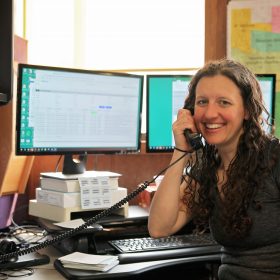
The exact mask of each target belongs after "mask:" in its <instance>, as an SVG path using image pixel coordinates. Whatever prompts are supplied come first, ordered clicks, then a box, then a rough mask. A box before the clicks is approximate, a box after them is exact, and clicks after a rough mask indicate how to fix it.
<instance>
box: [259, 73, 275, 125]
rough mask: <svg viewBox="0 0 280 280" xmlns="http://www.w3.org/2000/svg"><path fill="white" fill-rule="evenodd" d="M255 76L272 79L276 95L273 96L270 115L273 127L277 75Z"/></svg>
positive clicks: (273, 90)
mask: <svg viewBox="0 0 280 280" xmlns="http://www.w3.org/2000/svg"><path fill="white" fill-rule="evenodd" d="M255 76H256V77H257V78H258V77H260V78H261V77H264V78H272V81H273V82H272V92H273V93H274V94H273V95H272V105H273V106H272V110H271V113H270V112H269V113H270V119H271V125H272V127H273V126H274V124H275V107H276V74H275V73H270V74H269V73H256V74H255ZM266 109H267V108H266Z"/></svg>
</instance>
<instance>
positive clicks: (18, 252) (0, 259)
mask: <svg viewBox="0 0 280 280" xmlns="http://www.w3.org/2000/svg"><path fill="white" fill-rule="evenodd" d="M187 154H188V153H184V154H183V155H182V156H181V157H179V158H178V159H177V160H176V161H174V162H173V163H171V164H169V165H168V166H167V167H166V168H164V169H163V170H161V171H160V172H159V173H158V174H157V175H156V176H154V178H153V179H152V180H150V181H145V182H144V183H142V184H140V186H138V187H137V188H136V189H135V190H134V191H133V192H131V193H130V194H128V195H127V196H126V197H125V198H123V199H121V200H120V201H119V202H117V203H115V204H114V205H112V206H111V207H110V208H107V209H105V210H103V211H102V212H100V213H99V214H97V215H95V216H94V217H92V218H90V219H88V220H87V221H86V222H85V223H83V224H82V225H80V226H79V227H76V228H74V229H69V230H66V231H64V232H63V233H61V234H58V235H57V236H54V237H53V238H52V239H49V240H46V241H44V242H42V243H40V244H37V245H34V246H32V247H29V248H25V249H20V250H16V251H14V252H11V253H6V254H2V255H0V262H5V261H8V260H10V259H12V258H15V257H17V256H22V255H25V254H29V253H32V252H36V251H38V250H40V249H43V248H45V247H47V246H50V245H52V244H55V243H57V242H59V241H61V240H63V239H65V238H69V237H72V236H73V235H75V234H77V233H79V232H81V231H83V230H84V229H86V228H87V227H89V226H90V225H92V224H94V223H96V222H97V221H98V220H100V219H102V218H104V217H106V216H108V215H110V214H111V213H112V212H113V211H114V210H117V209H119V208H120V207H122V206H123V205H124V204H125V203H127V202H128V201H130V200H131V199H132V198H134V197H136V196H137V195H138V194H139V193H141V192H142V191H144V190H145V189H146V188H147V187H148V186H149V184H151V183H153V182H154V181H155V180H156V179H157V178H158V177H159V176H160V175H162V174H163V173H164V172H165V171H166V170H167V169H168V168H170V167H171V166H173V165H174V164H176V163H177V162H178V161H180V160H181V159H182V158H184V157H185V156H186V155H187Z"/></svg>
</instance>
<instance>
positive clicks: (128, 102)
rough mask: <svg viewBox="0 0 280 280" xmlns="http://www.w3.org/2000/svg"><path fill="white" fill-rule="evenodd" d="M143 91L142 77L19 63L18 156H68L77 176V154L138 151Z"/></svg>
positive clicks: (66, 165)
mask: <svg viewBox="0 0 280 280" xmlns="http://www.w3.org/2000/svg"><path fill="white" fill-rule="evenodd" d="M142 93H143V76H141V75H134V74H128V73H116V72H106V71H104V72H102V71H90V70H82V69H70V68H59V67H49V66H40V65H28V64H19V65H18V84H17V119H16V137H17V139H16V154H17V155H26V156H28V155H64V168H63V173H65V174H71V173H74V174H78V173H83V171H84V164H82V166H81V169H79V167H77V169H78V170H77V169H75V167H74V170H72V168H71V167H69V166H72V164H73V160H72V159H73V155H82V156H83V155H86V154H90V153H102V154H105V153H114V154H126V153H136V152H139V150H140V127H141V110H142ZM75 160H76V159H75ZM75 160H74V161H75ZM81 162H82V161H81Z"/></svg>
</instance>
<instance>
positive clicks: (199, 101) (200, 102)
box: [196, 100, 207, 105]
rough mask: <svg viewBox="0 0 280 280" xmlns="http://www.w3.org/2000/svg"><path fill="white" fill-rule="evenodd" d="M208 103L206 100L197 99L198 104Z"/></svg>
mask: <svg viewBox="0 0 280 280" xmlns="http://www.w3.org/2000/svg"><path fill="white" fill-rule="evenodd" d="M206 103H207V101H206V100H197V101H196V105H204V104H206Z"/></svg>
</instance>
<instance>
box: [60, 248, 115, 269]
mask: <svg viewBox="0 0 280 280" xmlns="http://www.w3.org/2000/svg"><path fill="white" fill-rule="evenodd" d="M59 260H60V262H61V263H62V264H63V266H64V267H67V268H75V269H83V270H96V271H108V270H109V269H111V268H113V267H114V266H116V265H118V264H119V260H118V256H112V255H92V254H85V253H80V252H74V253H71V254H69V255H66V256H64V257H61V258H59Z"/></svg>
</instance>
